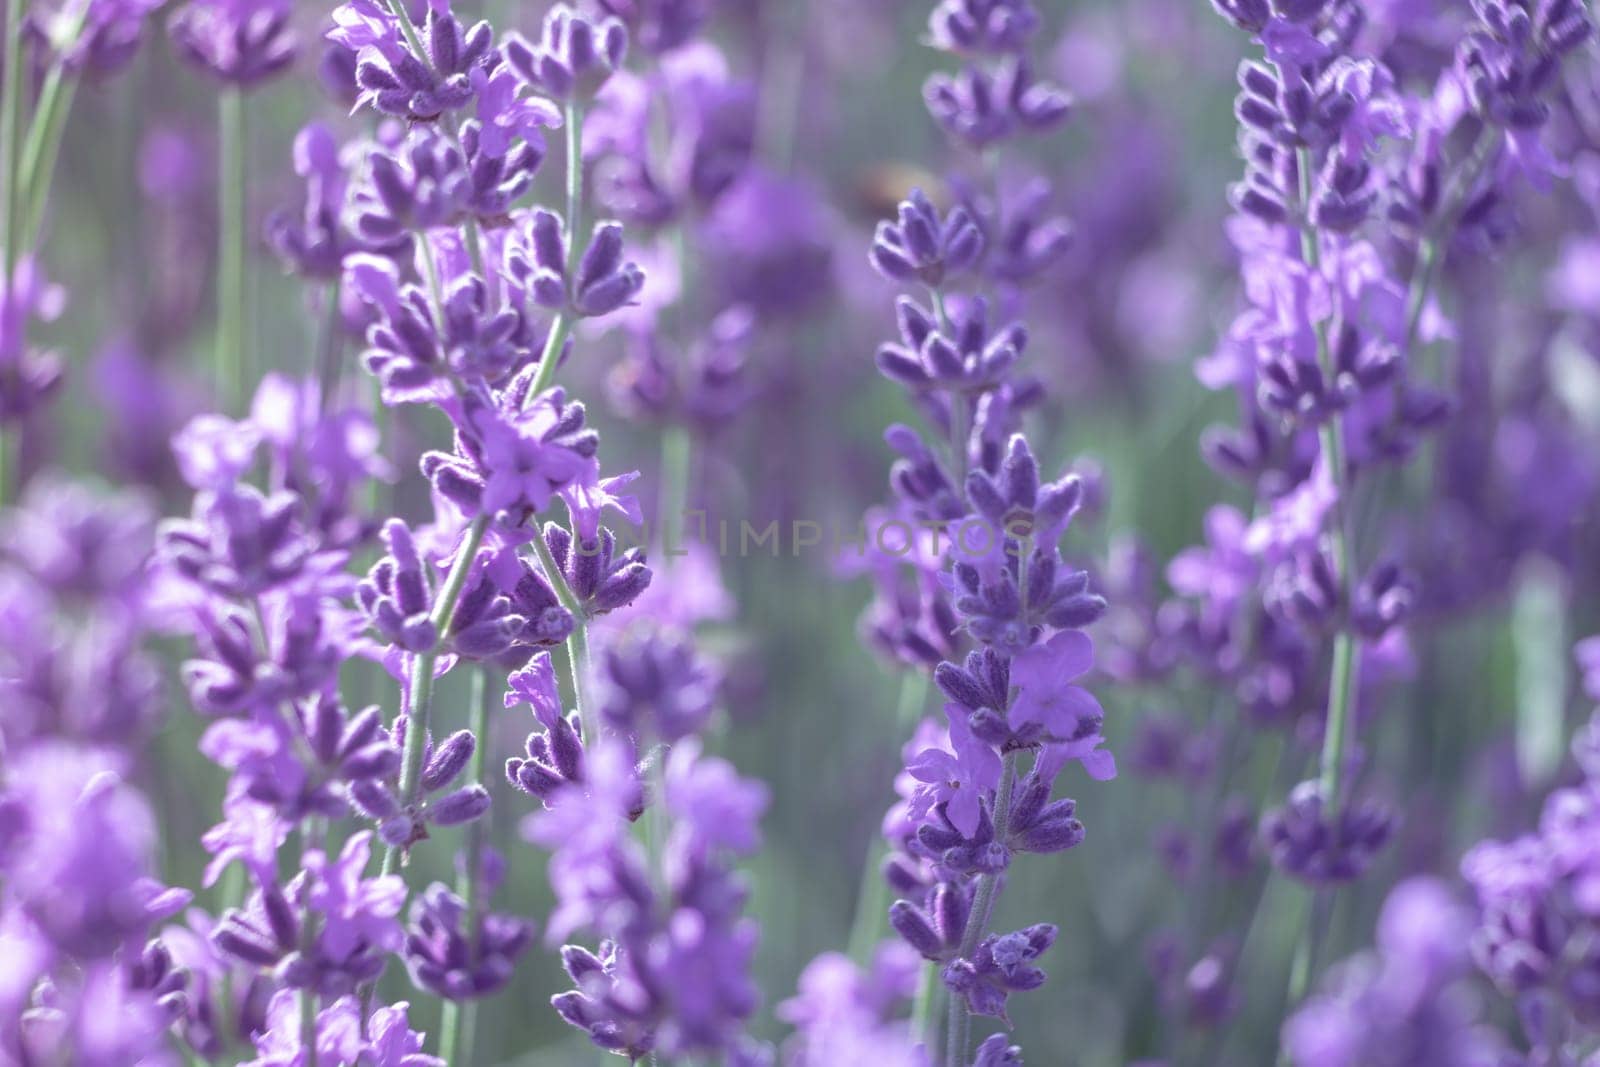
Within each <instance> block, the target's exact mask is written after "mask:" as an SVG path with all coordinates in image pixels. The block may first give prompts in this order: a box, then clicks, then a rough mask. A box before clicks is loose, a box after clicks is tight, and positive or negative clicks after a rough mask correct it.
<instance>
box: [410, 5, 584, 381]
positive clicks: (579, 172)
mask: <svg viewBox="0 0 1600 1067" xmlns="http://www.w3.org/2000/svg"><path fill="white" fill-rule="evenodd" d="M392 2H394V0H391V3H392ZM566 128H567V217H566V220H565V225H566V230H567V262H566V268H567V277H569V278H570V277H572V267H573V264H574V263H575V262H577V255H578V218H579V215H580V214H581V213H582V210H583V108H582V107H581V106H580V105H579V104H578V103H576V102H572V103H569V104H567V109H566ZM572 326H573V316H572V313H571V312H570V311H561V312H558V313H557V314H556V317H555V320H554V321H553V322H551V323H550V333H549V334H548V335H547V336H546V337H545V342H544V351H543V352H541V353H540V354H539V370H538V372H537V373H536V374H534V376H533V384H532V385H531V386H529V387H528V395H527V400H529V401H531V400H532V399H533V398H534V397H536V396H538V395H539V394H540V393H542V392H544V391H545V390H546V389H548V388H550V383H551V382H552V381H554V380H555V376H556V363H557V362H558V361H559V360H560V359H561V349H562V347H563V346H564V345H565V344H566V343H567V336H568V335H569V334H570V333H572Z"/></svg>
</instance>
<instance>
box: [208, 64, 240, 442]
mask: <svg viewBox="0 0 1600 1067" xmlns="http://www.w3.org/2000/svg"><path fill="white" fill-rule="evenodd" d="M217 119H218V123H217V146H218V147H217V152H218V167H219V174H218V190H217V210H218V213H219V215H220V219H219V228H218V233H219V237H218V245H217V347H216V351H215V352H214V353H213V360H214V364H213V370H214V372H215V374H216V378H217V395H218V396H219V397H220V398H221V399H222V406H223V409H224V410H227V411H232V410H237V408H238V406H239V405H241V404H242V403H243V402H244V387H245V383H244V375H245V352H244V300H245V293H244V242H245V234H244V230H245V226H244V212H245V207H244V197H245V193H244V184H245V160H244V156H245V129H244V94H243V93H242V92H240V91H239V90H238V89H237V88H233V87H229V88H225V89H223V90H222V95H221V96H220V97H219V98H218V101H217Z"/></svg>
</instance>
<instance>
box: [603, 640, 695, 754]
mask: <svg viewBox="0 0 1600 1067" xmlns="http://www.w3.org/2000/svg"><path fill="white" fill-rule="evenodd" d="M596 675H597V681H598V683H599V684H598V686H597V690H598V695H597V696H596V697H595V700H596V702H597V703H598V705H599V709H600V716H601V718H602V719H603V721H604V722H605V723H606V725H608V726H609V727H610V728H611V729H612V730H614V731H616V732H617V733H619V734H621V735H623V736H628V737H635V738H637V739H638V740H639V743H640V744H641V747H642V746H644V745H645V744H646V743H647V739H648V742H655V741H660V742H664V743H666V744H668V745H671V744H673V743H674V742H677V741H680V740H682V739H683V738H685V737H689V736H691V735H693V734H696V733H698V732H700V730H701V729H702V728H704V726H705V725H706V723H707V722H708V721H709V719H710V718H711V712H712V709H713V707H714V706H715V703H716V700H717V689H718V683H719V678H718V677H717V673H716V671H715V670H714V669H713V667H712V665H711V663H710V662H709V661H707V660H706V658H705V657H704V656H702V655H701V654H700V652H699V651H698V650H697V649H696V648H695V647H694V643H693V642H692V641H691V640H689V639H688V638H687V637H686V636H684V635H680V634H675V633H672V632H667V631H660V630H634V631H632V632H629V633H625V634H623V635H621V636H620V637H619V639H618V640H617V641H615V642H613V643H611V644H610V645H609V646H608V647H607V648H606V649H605V651H604V652H603V653H602V654H601V656H600V663H599V665H598V667H597V670H596Z"/></svg>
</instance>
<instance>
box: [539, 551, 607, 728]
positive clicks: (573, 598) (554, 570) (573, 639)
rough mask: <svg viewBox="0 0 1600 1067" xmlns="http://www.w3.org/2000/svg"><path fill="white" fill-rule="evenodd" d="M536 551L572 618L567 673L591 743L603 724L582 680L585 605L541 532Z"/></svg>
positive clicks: (586, 622)
mask: <svg viewBox="0 0 1600 1067" xmlns="http://www.w3.org/2000/svg"><path fill="white" fill-rule="evenodd" d="M574 550H576V545H574ZM533 551H534V553H535V554H536V555H537V556H538V557H539V567H540V569H541V570H543V571H544V576H545V580H546V581H548V582H549V583H550V588H551V589H552V590H554V591H555V594H556V599H557V600H559V601H560V602H561V606H562V607H564V608H566V609H567V611H568V612H570V613H571V615H572V633H570V634H568V635H567V670H568V672H569V673H570V675H571V677H572V701H573V703H574V704H576V705H577V708H578V721H579V722H581V723H582V724H583V739H584V741H585V742H592V741H594V740H595V739H596V738H598V737H599V736H600V724H599V723H598V722H597V721H595V719H594V709H593V708H591V707H589V702H588V701H587V700H585V699H584V698H583V689H584V685H583V677H584V673H585V672H586V671H587V669H588V664H589V633H588V625H589V620H588V618H587V616H586V615H585V614H584V610H583V602H582V601H580V600H579V599H578V597H577V594H576V593H574V592H573V591H572V587H571V586H570V585H568V584H567V577H566V575H564V574H562V573H561V568H560V567H558V566H556V559H555V556H553V555H551V554H550V546H549V545H547V544H545V543H544V535H543V534H542V533H535V534H534V537H533Z"/></svg>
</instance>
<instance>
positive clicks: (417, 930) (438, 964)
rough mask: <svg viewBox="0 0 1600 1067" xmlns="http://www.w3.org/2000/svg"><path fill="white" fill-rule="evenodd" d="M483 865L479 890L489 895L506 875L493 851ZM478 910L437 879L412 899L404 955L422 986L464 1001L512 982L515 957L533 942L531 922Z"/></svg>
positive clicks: (412, 972) (438, 993) (419, 984)
mask: <svg viewBox="0 0 1600 1067" xmlns="http://www.w3.org/2000/svg"><path fill="white" fill-rule="evenodd" d="M483 864H484V872H483V875H480V877H479V880H478V882H477V892H478V893H480V894H481V895H482V896H483V897H485V898H487V896H488V895H489V894H490V893H492V892H493V890H494V887H495V886H496V885H497V884H498V882H499V881H500V878H501V877H502V876H503V874H504V861H502V860H501V859H500V857H499V855H498V854H496V853H492V852H491V853H486V854H485V855H484V857H483ZM484 875H488V876H489V877H485V876H484ZM480 908H481V905H478V904H475V905H473V906H470V907H469V905H468V904H467V902H466V901H463V900H462V899H461V898H460V897H458V896H457V895H456V894H454V893H452V892H451V891H450V890H449V889H447V888H446V887H445V886H444V885H442V884H440V883H438V882H435V883H433V884H432V885H431V886H429V887H428V888H427V889H426V890H425V891H424V892H423V894H422V896H420V897H419V898H417V899H416V900H414V901H413V902H412V905H411V921H410V924H409V926H408V928H407V932H406V946H405V957H406V967H407V969H408V970H409V971H410V972H411V980H412V981H413V982H415V983H416V984H417V986H418V988H420V989H425V990H427V991H428V992H430V993H432V994H434V995H435V996H439V997H445V998H447V999H450V1000H461V999H465V998H469V997H485V996H490V995H492V994H493V993H495V992H497V991H498V990H500V989H502V988H504V986H505V984H506V983H507V982H508V981H510V980H511V971H512V968H513V967H514V966H515V964H516V960H517V957H518V956H520V955H521V954H522V953H523V951H525V950H526V949H527V948H528V946H529V945H530V944H531V943H532V940H533V924H532V923H531V922H528V921H527V920H525V919H519V918H516V917H515V916H511V915H498V914H494V913H483V912H481V911H480V910H479V909H480Z"/></svg>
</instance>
